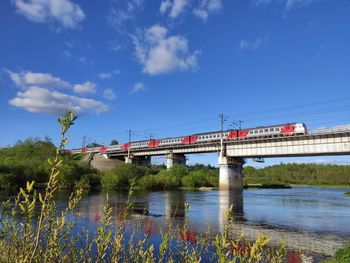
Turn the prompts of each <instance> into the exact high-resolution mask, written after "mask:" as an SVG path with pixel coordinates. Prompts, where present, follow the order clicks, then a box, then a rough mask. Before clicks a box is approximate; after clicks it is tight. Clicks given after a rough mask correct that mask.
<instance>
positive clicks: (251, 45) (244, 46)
mask: <svg viewBox="0 0 350 263" xmlns="http://www.w3.org/2000/svg"><path fill="white" fill-rule="evenodd" d="M268 39H269V37H268V36H267V35H265V36H264V37H258V38H257V39H255V40H254V41H248V40H245V39H243V40H241V41H240V42H239V49H240V50H257V49H259V48H260V47H263V46H266V44H267V41H268Z"/></svg>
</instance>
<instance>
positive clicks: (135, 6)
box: [108, 0, 144, 32]
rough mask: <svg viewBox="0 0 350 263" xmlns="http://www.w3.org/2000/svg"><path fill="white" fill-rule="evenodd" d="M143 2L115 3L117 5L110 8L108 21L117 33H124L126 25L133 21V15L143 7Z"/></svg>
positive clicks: (131, 0)
mask: <svg viewBox="0 0 350 263" xmlns="http://www.w3.org/2000/svg"><path fill="white" fill-rule="evenodd" d="M143 2H144V0H129V1H119V2H118V1H117V2H115V3H116V4H118V5H117V6H114V7H113V8H111V10H110V12H109V15H108V21H109V23H110V24H111V25H112V26H113V27H114V28H115V29H116V30H117V31H119V32H124V31H125V27H126V23H127V22H129V21H132V20H134V19H135V18H136V17H137V16H136V15H135V14H136V13H137V12H138V11H140V10H141V9H142V7H143Z"/></svg>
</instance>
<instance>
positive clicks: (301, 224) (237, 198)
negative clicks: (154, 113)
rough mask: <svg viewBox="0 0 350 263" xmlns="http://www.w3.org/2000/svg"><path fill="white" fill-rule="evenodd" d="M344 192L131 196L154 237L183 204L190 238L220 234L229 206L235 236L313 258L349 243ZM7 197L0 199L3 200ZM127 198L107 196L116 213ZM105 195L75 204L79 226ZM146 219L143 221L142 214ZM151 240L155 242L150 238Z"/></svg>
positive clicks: (179, 219)
mask: <svg viewBox="0 0 350 263" xmlns="http://www.w3.org/2000/svg"><path fill="white" fill-rule="evenodd" d="M345 192H346V190H345V189H325V188H314V187H293V188H291V189H256V190H255V189H248V190H244V191H243V192H235V191H219V190H204V191H184V190H183V191H160V192H135V193H134V194H133V196H132V201H133V203H134V207H135V211H136V213H134V214H132V217H131V220H132V221H139V222H140V223H141V225H144V226H145V229H146V228H147V231H149V233H150V234H151V235H154V236H155V237H157V236H159V233H160V230H161V229H162V228H164V227H165V226H167V225H168V224H170V223H172V224H175V225H181V224H183V223H184V220H185V206H184V203H185V202H187V203H189V204H190V209H189V213H188V216H189V228H190V231H191V232H192V233H194V234H198V233H203V232H205V231H207V230H208V229H210V232H211V233H212V234H215V233H218V232H220V231H222V230H223V226H224V224H225V216H224V213H225V211H227V209H228V208H229V207H230V205H231V204H232V205H233V207H234V209H233V211H234V212H233V216H234V218H235V225H234V229H235V230H234V231H233V232H234V233H232V235H233V236H234V235H235V234H238V233H240V232H244V233H245V234H246V236H247V238H248V239H252V240H253V239H254V238H256V235H257V233H258V232H261V231H263V232H264V233H265V234H267V235H269V236H271V237H272V238H273V242H274V243H273V244H277V243H278V242H279V239H280V238H281V237H283V238H284V239H285V240H286V242H287V246H288V247H289V248H290V249H293V250H297V251H299V250H303V251H305V253H306V254H307V253H310V254H313V255H332V254H333V253H334V252H335V250H336V249H337V248H339V247H341V246H342V245H343V244H344V243H345V242H346V241H347V240H350V198H348V197H344V196H343V193H345ZM7 197H8V196H4V195H2V196H1V199H3V200H4V199H6V198H7ZM67 198H68V193H65V192H60V193H59V194H58V195H57V197H56V202H57V205H58V207H62V208H63V207H64V206H65V205H66V202H67ZM126 199H127V193H126V192H113V193H109V202H110V204H111V206H112V207H114V208H115V209H116V210H117V209H118V208H120V207H122V206H123V205H124V204H125V201H126ZM105 201H106V193H103V192H99V193H90V194H88V195H87V196H85V197H84V198H83V199H82V201H81V203H80V204H79V206H78V208H77V211H78V212H79V214H80V217H81V219H80V223H81V224H83V225H84V226H85V227H86V228H87V229H89V230H91V231H94V229H95V228H96V224H97V222H98V220H99V219H100V218H101V215H102V211H103V206H104V204H105ZM143 210H145V211H148V212H149V215H142V211H143ZM155 240H156V238H155Z"/></svg>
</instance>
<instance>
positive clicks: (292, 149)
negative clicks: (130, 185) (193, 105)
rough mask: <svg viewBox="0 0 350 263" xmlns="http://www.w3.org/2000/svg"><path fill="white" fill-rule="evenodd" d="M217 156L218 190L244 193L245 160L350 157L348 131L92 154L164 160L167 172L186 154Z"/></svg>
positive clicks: (145, 161)
mask: <svg viewBox="0 0 350 263" xmlns="http://www.w3.org/2000/svg"><path fill="white" fill-rule="evenodd" d="M213 152H217V153H218V164H219V167H220V180H219V181H220V189H237V190H241V189H243V177H242V173H243V164H244V159H245V158H269V157H296V156H321V155H324V156H331V155H350V131H349V130H347V131H338V132H325V133H311V134H305V135H294V136H285V137H278V138H259V139H249V140H235V141H225V142H224V143H223V144H221V143H220V142H217V141H216V142H205V143H204V142H203V143H196V144H181V145H173V146H163V147H162V146H159V147H155V148H148V147H145V148H139V149H133V150H130V149H129V151H128V150H123V149H118V150H113V149H109V148H108V147H105V150H104V151H103V152H99V151H98V150H96V151H92V152H91V153H90V155H91V156H92V155H94V154H99V155H101V156H103V157H104V158H107V159H119V160H123V161H125V162H126V163H134V164H139V165H149V164H150V163H151V157H152V156H166V159H167V162H166V163H167V168H168V169H170V168H171V167H173V165H175V164H186V156H185V155H186V154H196V153H213Z"/></svg>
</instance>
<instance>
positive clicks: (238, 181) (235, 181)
mask: <svg viewBox="0 0 350 263" xmlns="http://www.w3.org/2000/svg"><path fill="white" fill-rule="evenodd" d="M243 164H244V160H243V159H242V158H237V157H228V156H221V155H220V156H219V166H220V173H219V176H220V177H219V188H220V189H222V190H242V189H243Z"/></svg>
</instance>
